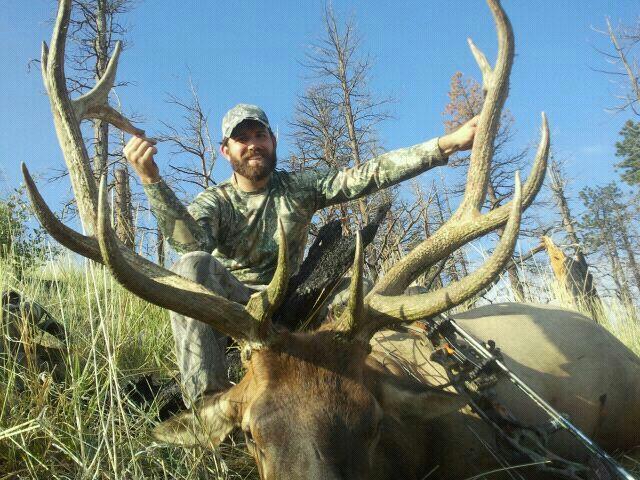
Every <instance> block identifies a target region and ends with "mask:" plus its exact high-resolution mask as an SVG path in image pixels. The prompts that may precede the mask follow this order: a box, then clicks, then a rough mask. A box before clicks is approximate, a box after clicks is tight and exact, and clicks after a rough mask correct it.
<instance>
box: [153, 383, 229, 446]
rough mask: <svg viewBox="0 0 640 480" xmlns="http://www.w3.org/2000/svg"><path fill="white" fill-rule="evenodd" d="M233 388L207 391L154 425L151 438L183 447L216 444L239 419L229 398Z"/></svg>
mask: <svg viewBox="0 0 640 480" xmlns="http://www.w3.org/2000/svg"><path fill="white" fill-rule="evenodd" d="M232 390H233V388H231V389H229V390H227V391H225V392H222V393H216V394H212V395H206V396H205V397H204V398H203V400H202V401H201V402H199V404H198V405H196V406H195V407H193V408H191V409H189V410H186V411H184V412H180V413H178V414H177V415H175V416H173V417H171V418H170V419H168V420H165V421H164V422H162V423H160V424H159V425H158V426H156V427H155V428H154V429H153V433H152V436H153V438H155V439H156V440H158V441H160V442H164V443H170V444H173V445H182V446H183V447H195V446H197V445H201V446H204V447H207V448H214V447H217V446H218V445H219V444H220V443H221V442H222V441H223V440H224V439H225V438H226V437H227V435H229V433H230V432H231V430H233V428H234V427H235V426H236V425H239V423H240V418H241V416H240V412H239V410H240V409H239V404H238V403H237V402H236V401H234V400H233V399H232V395H231V393H232V392H231V391H232Z"/></svg>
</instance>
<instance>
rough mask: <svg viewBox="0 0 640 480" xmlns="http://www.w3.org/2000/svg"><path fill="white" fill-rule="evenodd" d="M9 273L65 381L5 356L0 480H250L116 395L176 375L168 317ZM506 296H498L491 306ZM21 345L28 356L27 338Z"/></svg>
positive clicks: (250, 469)
mask: <svg viewBox="0 0 640 480" xmlns="http://www.w3.org/2000/svg"><path fill="white" fill-rule="evenodd" d="M15 271H16V270H15V264H12V263H11V262H6V261H0V291H6V290H8V289H14V290H17V291H19V292H20V293H21V294H23V295H24V297H25V298H28V299H32V300H35V301H37V302H39V303H40V304H42V305H43V306H44V307H45V308H46V309H47V310H48V311H49V313H50V314H51V315H52V316H53V317H55V318H57V319H58V320H59V321H60V322H62V323H63V325H64V327H65V330H66V333H67V345H66V350H67V352H66V355H65V358H64V365H63V366H62V367H63V368H64V369H65V372H64V373H65V374H66V375H65V376H66V381H64V382H56V381H54V380H53V378H52V377H51V376H50V375H46V374H42V373H40V371H39V369H38V367H37V364H36V363H37V362H36V361H35V359H34V356H33V354H31V355H29V354H27V356H26V357H27V358H26V361H22V362H21V361H19V358H18V357H17V356H16V355H15V354H13V353H5V354H4V355H3V356H2V357H1V358H0V480H1V479H5V478H7V479H8V478H34V479H42V478H50V479H57V478H60V479H70V478H72V479H80V478H82V479H84V478H87V479H93V478H99V479H102V478H118V479H137V478H167V479H170V478H177V479H201V478H214V479H257V478H258V475H257V471H256V469H255V465H254V462H253V460H252V459H251V458H250V457H249V455H248V453H247V452H246V450H245V449H244V445H243V444H242V442H241V441H238V443H235V442H234V441H233V439H232V440H231V441H227V442H225V443H224V444H223V446H222V448H221V449H220V451H219V452H217V453H216V452H211V451H208V450H205V449H202V448H194V449H183V448H178V447H168V446H165V445H158V444H156V443H154V441H153V440H152V439H151V438H150V431H151V429H152V427H153V426H154V424H155V420H154V418H155V417H156V415H157V406H152V408H151V409H150V410H147V411H143V410H140V409H137V408H136V407H135V406H134V405H132V404H130V403H129V402H127V399H126V398H125V396H123V394H122V391H121V390H122V388H123V386H124V385H125V384H126V382H127V381H128V380H129V379H131V378H134V377H136V376H138V375H140V374H149V373H155V374H159V375H161V376H163V377H165V378H170V377H172V376H173V375H174V374H175V371H174V370H175V366H174V365H175V364H174V357H173V353H172V346H173V340H172V337H171V329H170V325H169V321H168V315H167V313H166V311H163V310H161V309H159V308H157V307H155V306H152V305H149V304H148V303H146V302H144V301H142V300H140V299H138V298H137V297H135V296H133V295H131V294H129V293H128V292H126V291H125V290H124V289H122V288H121V287H120V286H119V285H117V284H116V283H115V282H114V281H113V280H112V279H111V277H110V276H109V275H108V274H107V273H106V272H105V270H104V269H102V268H100V267H95V266H92V265H89V264H87V266H85V267H84V268H81V267H78V266H77V265H75V264H74V263H72V262H71V261H69V260H65V261H62V262H59V263H58V264H56V268H47V269H35V270H29V268H27V267H25V272H24V274H22V275H20V276H19V275H17V274H16V273H15ZM536 275H538V276H540V275H547V277H546V278H545V279H544V281H542V280H541V279H540V278H538V279H537V281H536V282H535V283H536V284H538V285H545V288H544V290H543V289H542V288H541V287H532V286H529V287H528V288H529V289H530V290H531V289H534V290H531V291H530V292H529V293H530V294H531V297H532V298H537V299H539V300H542V301H553V302H555V303H558V304H563V305H566V304H567V299H566V298H564V297H563V294H562V292H561V289H558V288H557V287H555V286H554V283H553V282H552V281H548V280H549V277H548V274H546V273H545V272H544V271H540V272H538V273H537V274H536ZM45 279H46V281H45ZM532 283H533V282H531V284H532ZM509 295H510V292H509V290H508V288H504V287H502V290H500V291H499V295H498V298H499V299H500V300H509V299H510V298H509ZM605 309H606V311H607V315H602V318H601V319H600V320H601V321H602V322H603V323H604V324H605V326H606V327H607V328H609V329H610V330H611V331H612V332H613V333H614V334H615V335H617V336H619V337H620V338H621V339H622V340H623V341H624V342H625V343H626V344H627V345H629V346H630V347H631V348H632V349H634V350H635V351H636V352H637V353H640V327H639V326H638V324H637V322H634V321H632V320H631V319H632V315H631V314H630V313H629V308H628V307H625V306H623V305H620V304H619V303H617V302H608V303H607V304H606V306H605ZM605 320H606V321H605ZM3 328H4V327H3ZM5 333H6V332H5ZM4 337H5V338H4V340H3V341H5V342H6V334H5V335H4ZM20 340H21V341H22V342H23V345H24V348H25V350H26V351H27V353H29V352H31V353H33V344H32V341H31V339H30V333H29V330H28V329H23V331H22V334H21V339H20ZM5 351H6V349H5Z"/></svg>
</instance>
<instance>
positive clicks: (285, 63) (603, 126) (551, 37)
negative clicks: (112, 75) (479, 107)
mask: <svg viewBox="0 0 640 480" xmlns="http://www.w3.org/2000/svg"><path fill="white" fill-rule="evenodd" d="M0 3H1V4H0V45H1V46H2V48H0V65H1V67H2V75H0V92H2V94H1V95H2V106H3V112H4V115H2V116H1V117H0V148H1V149H2V163H1V167H0V168H1V172H0V190H2V191H5V190H7V189H10V188H13V187H14V186H17V185H18V184H19V182H20V176H19V168H18V167H19V162H20V161H25V162H27V164H28V166H29V167H30V168H31V169H32V170H33V171H35V172H43V171H45V170H46V169H47V168H50V167H52V166H61V165H62V158H61V154H60V150H59V147H58V144H57V140H56V137H55V132H54V129H53V124H52V122H51V114H50V111H49V105H48V100H47V98H46V96H45V94H44V92H43V87H42V83H41V78H40V73H39V70H38V69H37V68H36V69H32V71H31V72H29V71H28V69H27V64H28V61H29V59H31V58H37V57H39V54H40V53H39V52H40V42H41V41H42V40H46V41H47V42H48V41H49V38H50V34H51V26H50V24H49V23H48V20H49V19H50V18H52V16H53V10H54V2H53V1H52V0H5V1H4V2H0ZM534 3H535V5H536V6H535V8H532V7H531V6H530V5H532V2H521V1H515V0H504V2H503V4H504V7H505V9H506V11H507V13H508V15H509V16H510V18H511V21H512V23H513V27H514V32H515V37H516V54H517V57H516V62H515V65H514V68H513V73H512V77H511V94H510V97H509V100H508V102H507V107H508V108H509V109H510V110H511V111H512V112H513V114H514V116H515V118H516V124H515V126H516V129H517V130H518V135H517V137H516V143H517V144H518V145H526V144H528V143H531V142H537V138H538V129H539V122H540V111H542V110H544V111H546V112H547V115H548V118H549V121H550V125H551V131H552V143H553V146H554V149H555V151H556V152H557V154H558V155H559V156H560V157H561V158H566V159H567V161H568V167H569V169H571V171H572V176H573V177H574V178H575V181H576V185H577V187H580V186H583V185H587V184H589V185H594V184H596V183H604V182H607V181H610V180H613V179H617V178H618V175H617V173H615V172H614V170H613V166H612V165H613V163H615V162H616V161H617V160H616V158H615V156H614V151H615V148H614V143H615V142H616V140H617V139H618V132H619V130H620V128H621V127H622V125H623V123H624V122H625V120H627V119H628V118H629V115H626V114H611V113H608V112H606V111H605V109H606V108H608V107H611V106H612V105H614V104H615V102H616V100H615V98H614V97H615V94H616V93H619V91H618V88H617V86H616V85H615V84H613V83H612V79H611V78H610V77H607V76H605V75H603V74H601V73H597V72H595V71H593V69H594V68H605V67H606V64H605V62H604V60H603V58H602V57H601V56H600V55H599V54H598V53H597V52H596V51H595V49H594V46H595V47H599V48H607V47H608V44H607V41H606V38H605V37H603V36H602V35H600V34H598V33H597V32H595V31H594V30H592V28H591V27H592V26H593V27H597V28H603V27H604V25H605V23H604V18H605V16H606V15H608V16H610V17H611V19H612V21H613V22H614V24H615V23H617V22H618V21H619V20H623V21H626V22H627V23H631V21H632V19H634V18H636V16H637V15H638V12H639V10H638V8H637V7H638V4H637V1H631V0H621V1H617V2H608V1H581V2H578V1H553V2H552V1H547V0H544V1H542V0H541V1H538V2H534ZM323 4H324V2H320V1H313V2H312V1H307V0H298V1H296V2H264V1H263V2H255V1H244V2H238V1H235V2H232V1H227V0H218V1H215V2H214V1H195V0H183V1H182V2H179V3H178V2H171V1H166V0H164V1H162V0H140V1H139V2H138V6H137V7H136V8H135V9H134V10H133V11H132V12H130V13H129V14H128V15H127V17H126V18H124V22H125V23H127V24H128V25H130V34H129V46H128V48H127V50H125V52H124V53H123V55H122V56H121V61H120V68H119V72H118V77H119V78H120V79H122V80H127V81H130V82H133V85H131V86H129V87H126V88H123V89H120V90H119V91H118V94H119V96H120V98H121V100H122V103H123V105H124V106H125V109H128V110H133V111H135V112H138V113H140V114H142V115H144V117H145V118H146V120H145V122H144V124H142V125H141V127H142V128H144V129H146V130H147V132H148V133H149V134H151V135H153V134H154V133H157V132H158V131H159V130H161V129H162V126H161V124H160V120H164V121H172V119H174V117H175V115H176V112H175V110H173V109H172V108H170V107H169V106H168V105H166V104H165V103H164V101H163V100H164V99H165V98H166V93H167V92H170V93H173V94H177V95H182V96H184V95H187V92H188V91H187V68H189V69H190V71H191V76H192V78H193V81H194V83H195V84H196V86H197V88H198V91H199V94H200V99H201V102H202V103H203V105H205V107H206V109H207V110H208V111H209V113H210V116H211V122H212V133H213V135H214V138H215V140H216V141H218V140H219V139H220V138H219V136H220V133H219V120H220V118H221V117H222V115H223V114H224V112H225V111H226V110H227V109H228V108H230V107H232V106H233V105H234V104H236V103H239V102H246V103H257V104H259V105H261V106H263V108H264V109H265V110H266V111H267V113H268V115H269V117H270V120H271V123H272V125H273V126H275V127H276V128H277V129H278V131H279V133H280V138H281V142H280V145H279V154H280V156H281V157H283V156H286V155H287V153H288V152H289V142H288V139H287V137H286V134H287V133H288V131H289V128H288V125H287V121H288V120H289V119H291V117H292V113H293V107H294V104H295V96H296V94H299V93H301V92H302V90H303V88H304V85H305V79H304V71H303V69H302V67H301V66H300V61H301V60H303V59H304V54H305V52H307V51H308V49H309V45H310V44H311V43H313V42H314V41H315V40H316V39H317V38H318V37H319V36H320V35H321V33H322V22H321V15H322V11H323ZM452 5H453V7H452ZM334 8H335V10H336V11H337V13H338V14H347V15H354V16H355V18H356V23H357V27H358V30H359V32H360V34H361V36H362V39H363V40H362V46H363V47H364V48H363V51H364V52H368V53H370V54H371V55H372V57H373V59H374V68H373V71H372V74H371V77H372V81H371V90H372V91H373V92H374V93H376V94H380V95H391V96H393V97H394V98H395V99H396V100H397V102H396V103H395V104H393V105H392V106H391V113H392V114H393V117H394V118H393V119H391V120H389V121H387V122H385V123H384V124H382V125H381V127H380V137H381V140H382V142H383V145H384V147H385V148H386V149H393V148H397V147H403V146H408V145H412V144H415V143H418V142H421V141H423V140H427V139H429V138H431V137H433V136H437V135H439V134H441V133H442V132H443V127H442V115H441V112H442V110H443V108H444V106H445V104H446V103H447V90H448V86H449V80H450V78H451V76H452V75H453V74H454V73H455V72H456V71H462V72H464V73H465V74H467V75H473V76H475V77H476V78H479V73H478V69H477V66H476V64H475V62H474V60H473V57H472V55H471V53H470V52H469V50H468V47H467V43H466V38H467V37H471V38H473V40H474V41H475V43H476V44H477V45H478V46H479V47H480V48H481V49H483V50H484V51H485V53H486V54H487V56H488V57H489V58H490V59H491V60H492V61H493V59H494V58H495V50H496V38H495V29H494V26H493V21H492V19H491V16H490V13H489V11H488V8H487V6H486V4H485V3H484V2H482V1H480V0H478V1H463V2H457V3H454V2H450V1H444V0H431V1H405V2H372V1H359V0H358V1H355V0H354V1H346V0H335V1H334ZM166 150H167V148H165V152H166ZM163 159H164V160H166V155H163V151H162V147H161V153H160V160H163ZM219 163H220V167H219V168H218V169H217V170H216V172H217V173H216V176H217V179H218V180H220V179H222V178H224V176H226V175H227V174H228V169H226V167H223V164H224V160H220V162H219ZM525 176H526V173H525ZM68 189H69V186H68V185H67V184H65V183H60V184H59V185H49V186H47V187H46V189H45V192H47V193H48V195H49V198H50V199H52V200H53V202H54V204H55V200H56V199H58V198H61V196H62V195H64V194H66V193H67V192H68Z"/></svg>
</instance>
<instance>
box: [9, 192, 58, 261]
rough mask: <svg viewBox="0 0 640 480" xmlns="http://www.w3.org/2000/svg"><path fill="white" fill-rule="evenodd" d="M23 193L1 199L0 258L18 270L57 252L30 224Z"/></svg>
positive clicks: (43, 231) (38, 230)
mask: <svg viewBox="0 0 640 480" xmlns="http://www.w3.org/2000/svg"><path fill="white" fill-rule="evenodd" d="M24 193H25V192H24V187H21V188H18V189H16V190H14V191H13V192H11V193H10V194H8V195H3V196H2V197H0V258H1V259H3V260H5V261H10V262H12V263H14V264H16V266H19V267H24V266H27V265H33V264H36V263H39V262H40V261H42V260H43V259H44V258H45V257H47V256H55V255H57V254H58V253H59V249H57V248H56V247H52V246H51V245H49V244H48V243H47V238H48V237H47V234H46V232H45V230H44V229H43V228H42V227H40V226H39V225H38V226H35V227H32V226H30V225H29V222H30V220H31V218H32V215H31V212H30V209H29V203H28V202H27V200H26V199H25V197H24Z"/></svg>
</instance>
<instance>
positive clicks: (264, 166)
mask: <svg viewBox="0 0 640 480" xmlns="http://www.w3.org/2000/svg"><path fill="white" fill-rule="evenodd" d="M256 156H261V157H262V163H261V164H260V165H249V159H250V158H251V157H256ZM230 162H231V168H232V169H233V171H234V172H236V173H237V174H239V175H242V176H243V177H245V178H248V179H249V180H251V181H252V182H257V181H259V180H263V179H265V178H267V177H268V176H269V175H271V172H273V170H274V169H275V168H276V163H277V158H276V152H275V151H274V152H272V153H271V154H270V155H269V154H266V153H263V152H253V153H250V154H247V155H245V156H243V157H242V158H233V157H232V158H230Z"/></svg>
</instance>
